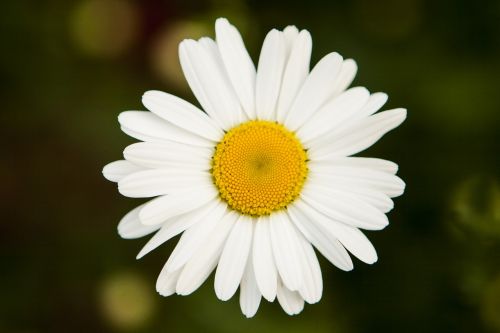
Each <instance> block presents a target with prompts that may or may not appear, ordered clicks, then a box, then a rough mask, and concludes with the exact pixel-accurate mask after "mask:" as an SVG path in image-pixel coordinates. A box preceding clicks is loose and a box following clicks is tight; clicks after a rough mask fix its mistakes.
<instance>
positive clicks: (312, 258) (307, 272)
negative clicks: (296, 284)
mask: <svg viewBox="0 0 500 333" xmlns="http://www.w3.org/2000/svg"><path fill="white" fill-rule="evenodd" d="M297 236H298V238H299V244H300V246H301V249H300V250H299V258H300V262H301V266H302V286H301V287H300V288H299V293H300V295H301V296H302V298H303V299H304V300H305V301H306V302H307V303H309V304H313V303H317V302H319V300H320V299H321V295H322V294H323V278H322V277H321V268H320V267H319V262H318V258H317V257H316V253H314V249H313V248H312V246H311V243H309V241H307V240H306V239H305V238H304V236H303V235H302V234H301V233H300V232H298V233H297Z"/></svg>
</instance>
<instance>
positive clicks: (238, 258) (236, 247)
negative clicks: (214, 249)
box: [214, 215, 253, 301]
mask: <svg viewBox="0 0 500 333" xmlns="http://www.w3.org/2000/svg"><path fill="white" fill-rule="evenodd" d="M252 236H253V220H252V218H251V217H248V216H245V215H242V216H240V218H239V219H238V221H237V222H236V224H235V225H234V227H233V229H232V230H231V233H230V234H229V237H228V238H227V241H226V244H225V245H224V250H223V251H222V254H221V256H220V260H219V264H218V266H217V271H216V272H215V284H214V287H215V294H216V295H217V297H218V298H219V299H220V300H222V301H227V300H228V299H230V298H231V297H233V295H234V293H235V292H236V289H238V286H239V284H240V282H241V278H242V276H243V272H244V270H245V266H246V263H247V259H248V254H249V253H250V246H251V245H252Z"/></svg>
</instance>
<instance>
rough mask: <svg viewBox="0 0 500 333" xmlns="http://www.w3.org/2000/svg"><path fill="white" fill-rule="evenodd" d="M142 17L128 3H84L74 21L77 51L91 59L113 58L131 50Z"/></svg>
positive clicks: (123, 0)
mask: <svg viewBox="0 0 500 333" xmlns="http://www.w3.org/2000/svg"><path fill="white" fill-rule="evenodd" d="M139 20H140V15H139V13H138V10H137V8H136V6H135V5H133V4H132V3H131V2H129V1H126V0H85V1H82V2H80V3H78V4H77V6H76V7H75V9H74V13H73V16H72V17H71V32H72V37H73V39H74V42H75V44H76V46H77V47H78V49H79V50H80V51H81V52H82V53H84V54H86V55H90V56H95V57H99V58H111V57H115V56H118V55H120V54H122V53H124V52H125V51H126V50H127V49H129V48H130V47H131V46H132V44H133V42H134V41H135V39H136V37H137V36H138V32H139V31H138V30H139V25H140V24H139Z"/></svg>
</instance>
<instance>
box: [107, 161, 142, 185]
mask: <svg viewBox="0 0 500 333" xmlns="http://www.w3.org/2000/svg"><path fill="white" fill-rule="evenodd" d="M141 170H144V168H142V167H140V166H138V165H135V164H133V163H130V162H129V161H124V160H119V161H114V162H111V163H108V164H106V165H105V166H104V168H102V174H103V176H104V178H106V179H107V180H110V181H112V182H118V181H120V179H122V178H123V177H125V176H128V175H130V174H131V173H134V172H137V171H141Z"/></svg>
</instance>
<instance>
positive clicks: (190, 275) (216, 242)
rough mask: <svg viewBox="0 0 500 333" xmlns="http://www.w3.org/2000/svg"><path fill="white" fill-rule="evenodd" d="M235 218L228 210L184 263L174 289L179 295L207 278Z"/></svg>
mask: <svg viewBox="0 0 500 333" xmlns="http://www.w3.org/2000/svg"><path fill="white" fill-rule="evenodd" d="M237 219H238V215H237V214H236V213H234V212H233V211H228V212H227V214H226V215H225V216H224V218H222V219H221V220H219V222H218V223H217V226H216V227H215V229H214V230H213V231H212V233H211V234H210V235H209V236H208V237H207V239H206V241H205V242H204V244H203V245H202V246H201V247H200V248H199V249H198V250H197V251H196V253H195V254H194V255H193V257H192V258H191V259H190V260H189V261H188V262H187V263H186V266H184V269H183V270H182V273H181V276H180V277H179V280H178V281H177V286H176V291H177V293H178V294H179V295H189V294H191V293H192V292H193V291H195V290H196V289H198V287H199V286H201V284H202V283H203V282H204V281H205V280H206V279H207V277H208V276H209V275H210V273H211V272H212V271H213V269H214V268H215V266H216V265H217V261H218V260H219V257H220V254H221V252H222V249H223V247H224V243H225V241H226V238H227V236H228V235H229V233H230V231H231V228H232V227H233V226H234V224H235V223H236V220H237Z"/></svg>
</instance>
